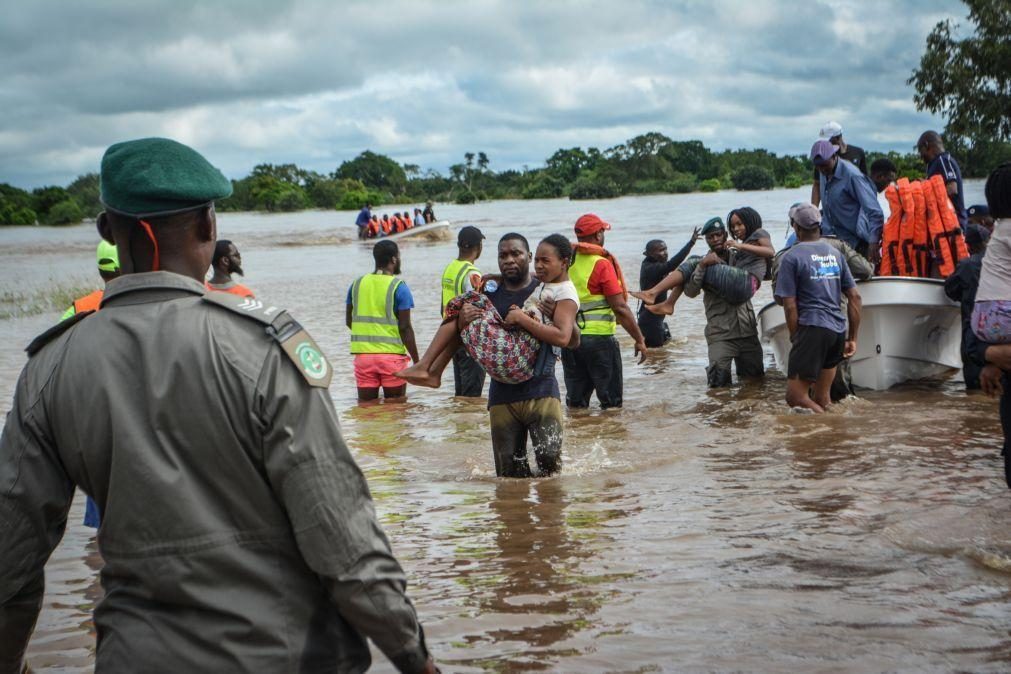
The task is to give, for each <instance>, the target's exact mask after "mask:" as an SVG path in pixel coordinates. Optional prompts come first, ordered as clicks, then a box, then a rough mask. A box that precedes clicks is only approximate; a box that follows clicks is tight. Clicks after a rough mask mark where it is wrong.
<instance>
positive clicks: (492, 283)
mask: <svg viewBox="0 0 1011 674" xmlns="http://www.w3.org/2000/svg"><path fill="white" fill-rule="evenodd" d="M496 290H498V282H497V281H496V280H495V279H488V282H487V283H485V284H484V291H485V292H488V293H493V292H495V291H496Z"/></svg>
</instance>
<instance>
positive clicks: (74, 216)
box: [42, 199, 84, 225]
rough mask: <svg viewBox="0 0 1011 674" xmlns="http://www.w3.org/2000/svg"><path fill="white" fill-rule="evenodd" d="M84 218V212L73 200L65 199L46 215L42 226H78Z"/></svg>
mask: <svg viewBox="0 0 1011 674" xmlns="http://www.w3.org/2000/svg"><path fill="white" fill-rule="evenodd" d="M83 218H84V212H83V211H82V210H81V207H80V206H78V205H77V202H76V201H74V200H73V199H64V200H63V201H61V202H60V203H58V204H54V205H53V207H52V208H50V209H49V212H48V213H46V215H45V217H44V219H43V221H42V224H44V225H76V224H77V223H79V222H80V221H81V220H82V219H83Z"/></svg>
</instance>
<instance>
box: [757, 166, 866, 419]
mask: <svg viewBox="0 0 1011 674" xmlns="http://www.w3.org/2000/svg"><path fill="white" fill-rule="evenodd" d="M874 164H877V162H874ZM874 164H872V165H871V167H872V168H871V172H872V174H873V170H874V169H873V166H874ZM787 220H788V221H789V223H790V227H791V229H793V230H796V226H795V225H799V226H800V227H801V228H804V227H810V226H811V225H812V223H814V222H815V221H818V222H819V223H820V222H821V214H820V213H819V212H818V209H817V208H815V207H814V206H813V205H812V204H804V203H796V204H793V205H792V206H790V211H789V213H788V215H787ZM819 231H820V230H819ZM791 240H792V243H788V244H787V246H786V247H785V248H783V250H781V251H779V252H777V253H776V256H775V257H774V258H773V260H772V287H773V288H775V287H776V281H777V280H778V277H779V265H780V262H781V261H782V259H783V255H784V254H785V253H786V252H787V251H788V250H790V247H791V246H793V245H794V244H795V243H796V242H797V235H796V231H794V235H793V237H791ZM818 240H819V241H821V242H822V243H827V244H828V245H830V246H832V247H833V248H835V249H836V250H837V251H838V252H839V253H840V255H841V257H842V259H843V260H845V261H846V266H847V267H849V270H850V273H851V274H852V275H853V278H854V279H855V280H856V281H866V280H867V279H869V278H871V277H872V276H874V265H872V264H871V263H870V261H868V260H867V258H865V257H864V256H863V255H861V254H860V253H858V252H856V250H854V249H853V247H852V246H850V245H849V244H848V243H846V242H845V241H843V240H842V239H840V238H838V237H835V236H821V237H820V238H819V239H818ZM841 300H842V302H841V305H840V307H839V308H840V311H841V313H842V315H843V316H848V313H847V312H848V307H847V306H846V303H847V302H848V300H847V298H846V295H845V294H844V295H843V296H842V298H841ZM853 393H854V390H853V375H852V372H851V370H850V360H849V359H848V358H847V359H845V360H843V361H842V362H841V363H839V365H838V367H836V371H835V379H833V380H832V388H831V389H830V390H829V397H830V399H831V401H832V402H838V401H840V400H842V399H844V398H846V397H847V396H850V395H853Z"/></svg>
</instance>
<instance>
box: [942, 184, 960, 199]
mask: <svg viewBox="0 0 1011 674" xmlns="http://www.w3.org/2000/svg"><path fill="white" fill-rule="evenodd" d="M944 187H945V189H946V190H947V191H948V198H949V199H951V200H952V202H954V201H955V199H957V198H958V183H957V182H956V181H954V180H952V181H950V182H947V183H945V185H944Z"/></svg>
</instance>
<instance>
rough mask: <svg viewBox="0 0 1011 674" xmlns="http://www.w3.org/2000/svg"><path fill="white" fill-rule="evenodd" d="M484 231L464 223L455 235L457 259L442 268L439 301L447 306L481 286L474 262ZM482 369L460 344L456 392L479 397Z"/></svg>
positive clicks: (456, 356)
mask: <svg viewBox="0 0 1011 674" xmlns="http://www.w3.org/2000/svg"><path fill="white" fill-rule="evenodd" d="M483 240H484V234H482V233H481V230H480V229H478V228H477V227H472V226H471V225H467V226H465V227H461V228H460V233H459V234H458V235H457V237H456V249H457V255H456V259H455V260H453V261H452V262H450V263H449V264H448V265H446V268H445V269H443V270H442V304H441V305H440V306H441V310H442V311H443V312H445V309H446V305H447V304H449V301H450V300H451V299H453V298H454V297H456V296H457V295H462V294H464V293H465V292H467V291H469V290H480V289H481V272H480V271H478V268H477V267H476V266H475V265H474V263H475V262H477V259H478V258H479V257H481V252H482V250H483V249H484V245H483V243H482V241H483ZM484 375H485V371H484V368H482V367H481V366H480V365H478V364H477V362H475V361H474V359H473V358H471V357H470V355H469V354H468V353H467V349H465V348H463V347H460V348H459V349H458V350H457V352H456V353H455V354H454V355H453V383H454V386H455V395H457V396H463V397H466V398H480V397H481V392H482V391H483V390H484Z"/></svg>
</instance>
